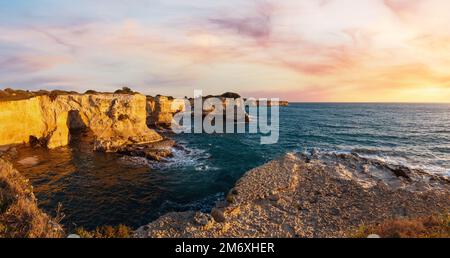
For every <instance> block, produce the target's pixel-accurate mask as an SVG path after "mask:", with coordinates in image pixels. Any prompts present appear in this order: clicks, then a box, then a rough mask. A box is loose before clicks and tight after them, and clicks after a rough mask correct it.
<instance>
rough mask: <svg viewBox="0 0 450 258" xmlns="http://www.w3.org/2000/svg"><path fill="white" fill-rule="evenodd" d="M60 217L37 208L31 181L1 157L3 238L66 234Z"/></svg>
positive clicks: (0, 228) (0, 224) (0, 223)
mask: <svg viewBox="0 0 450 258" xmlns="http://www.w3.org/2000/svg"><path fill="white" fill-rule="evenodd" d="M59 219H60V218H56V219H53V218H51V217H50V216H48V215H47V214H45V213H44V212H43V211H42V210H40V209H39V208H38V206H37V200H36V197H35V196H34V194H33V187H32V186H31V185H30V183H29V182H28V180H27V179H26V178H24V177H23V176H22V175H21V174H20V173H19V172H17V171H16V170H15V169H13V167H12V166H11V164H9V163H8V162H7V161H5V160H3V159H1V158H0V238H12V237H18V238H23V237H29V238H35V237H45V238H56V237H63V236H64V231H63V228H62V227H61V225H59V223H58V220H59Z"/></svg>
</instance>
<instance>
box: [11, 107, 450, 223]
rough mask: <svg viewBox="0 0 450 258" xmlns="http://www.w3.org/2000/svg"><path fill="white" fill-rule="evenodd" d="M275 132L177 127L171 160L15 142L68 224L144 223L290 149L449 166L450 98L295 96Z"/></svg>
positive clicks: (217, 195) (35, 181)
mask: <svg viewBox="0 0 450 258" xmlns="http://www.w3.org/2000/svg"><path fill="white" fill-rule="evenodd" d="M279 122H280V123H279V141H278V143H276V144H271V145H261V144H260V139H261V135H258V134H250V133H246V134H173V133H172V134H171V133H166V136H167V137H171V138H173V139H174V140H176V142H177V143H178V144H179V145H180V146H182V148H176V149H174V156H173V157H172V158H169V159H168V160H166V161H165V162H152V161H148V160H146V159H143V158H131V157H123V156H120V155H117V154H114V153H98V152H93V151H92V148H91V147H90V146H89V145H88V144H86V143H85V142H84V141H83V140H77V141H73V142H72V143H71V144H70V145H69V146H67V147H62V148H58V149H55V150H46V149H31V148H29V147H23V146H22V147H19V148H18V151H19V158H18V161H19V160H23V159H25V160H28V161H29V160H31V161H33V162H21V163H19V162H16V164H15V166H16V168H17V169H18V170H19V171H20V172H22V173H23V174H24V175H25V176H26V177H27V178H29V179H30V182H31V183H32V185H33V186H34V192H35V194H36V196H37V198H38V204H39V207H41V208H42V209H44V210H45V211H46V212H48V213H50V214H52V215H54V214H55V213H56V210H57V207H58V205H59V204H61V205H62V212H63V213H64V215H65V217H64V219H63V221H62V222H61V223H62V224H64V226H65V227H66V228H68V229H69V230H71V229H74V228H76V227H84V228H87V229H94V228H95V227H97V226H102V225H118V224H124V225H127V226H130V227H132V228H137V227H139V226H142V225H145V224H147V223H149V222H151V221H153V220H156V219H157V218H158V217H160V216H162V215H164V214H166V213H169V212H175V211H187V210H199V211H208V210H210V209H211V207H212V206H213V205H214V204H215V203H216V202H217V201H219V200H222V199H223V198H224V196H225V195H226V193H227V192H228V191H229V190H230V189H231V188H232V187H233V185H234V184H235V182H236V181H237V180H238V179H239V178H240V177H241V176H242V175H243V174H244V173H245V172H246V171H248V170H250V169H252V168H255V167H257V166H260V165H263V164H264V163H266V162H268V161H270V160H272V159H275V158H278V157H281V156H283V155H285V154H286V153H289V152H305V153H310V152H312V151H319V152H339V153H350V152H351V153H356V154H358V155H361V156H364V157H367V158H371V159H377V160H380V161H383V162H386V163H390V164H401V165H404V166H408V167H411V168H420V169H423V170H425V171H427V172H429V173H438V174H442V175H444V176H449V175H450V104H388V103H380V104H363V103H358V104H355V103H290V105H289V106H287V107H280V119H279Z"/></svg>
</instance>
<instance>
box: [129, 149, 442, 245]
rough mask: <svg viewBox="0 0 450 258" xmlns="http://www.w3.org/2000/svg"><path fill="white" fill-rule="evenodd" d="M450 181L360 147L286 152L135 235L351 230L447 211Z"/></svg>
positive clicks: (259, 234) (342, 232)
mask: <svg viewBox="0 0 450 258" xmlns="http://www.w3.org/2000/svg"><path fill="white" fill-rule="evenodd" d="M449 197H450V181H449V179H448V178H445V177H441V176H438V175H431V174H428V173H426V172H424V171H421V170H415V169H409V168H407V167H402V166H393V165H389V164H385V163H382V162H380V161H375V160H369V159H365V158H362V157H359V156H357V155H354V154H315V155H312V156H306V155H301V154H287V155H285V156H284V157H282V158H280V159H278V160H274V161H271V162H269V163H267V164H265V165H263V166H261V167H258V168H255V169H253V170H250V171H249V172H247V173H246V174H245V175H244V176H243V177H242V178H241V179H240V180H239V181H238V182H237V183H236V185H235V187H234V188H233V189H232V190H231V191H230V192H229V194H228V196H227V198H226V201H224V202H220V203H218V204H217V205H216V207H215V208H213V210H212V212H211V213H201V212H195V211H189V212H178V213H169V214H166V215H164V216H162V217H160V218H159V219H158V220H156V221H154V222H151V223H150V224H148V225H145V226H142V227H140V228H139V229H138V230H136V231H135V234H134V236H135V237H193V238H198V237H307V238H310V237H346V236H348V234H349V232H350V231H351V230H352V229H355V228H357V227H358V226H360V225H371V224H376V223H380V222H382V221H384V220H386V219H397V218H414V217H420V216H427V215H433V214H442V213H444V214H445V213H448V212H449V209H450V198H449Z"/></svg>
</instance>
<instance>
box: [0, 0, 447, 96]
mask: <svg viewBox="0 0 450 258" xmlns="http://www.w3.org/2000/svg"><path fill="white" fill-rule="evenodd" d="M449 10H450V1H448V0H227V1H225V0H224V1H222V0H215V1H211V0H189V1H188V0H164V1H163V0H96V1H92V0H78V1H68V0H17V1H6V0H0V88H7V87H11V88H20V89H28V90H37V89H64V90H76V91H79V92H84V91H85V90H88V89H94V90H98V91H113V90H115V89H117V88H120V87H123V86H128V87H130V88H132V89H133V90H136V91H139V92H142V93H144V94H150V95H156V94H162V95H171V96H175V97H184V96H189V97H191V96H193V94H194V93H193V91H194V89H202V90H203V93H204V94H205V95H206V94H219V93H223V92H228V91H232V92H238V93H240V94H241V95H243V96H245V97H268V98H275V97H276V98H281V99H284V100H289V101H307V102H450V26H449V24H450V15H448V12H449Z"/></svg>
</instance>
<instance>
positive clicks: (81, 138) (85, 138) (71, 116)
mask: <svg viewBox="0 0 450 258" xmlns="http://www.w3.org/2000/svg"><path fill="white" fill-rule="evenodd" d="M67 127H68V128H69V144H72V145H73V144H80V143H81V142H84V143H88V142H90V139H92V137H93V134H92V132H91V130H90V129H89V127H88V126H87V125H86V123H85V122H84V121H83V119H82V118H81V115H80V111H78V110H70V111H69V113H68V116H67Z"/></svg>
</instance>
